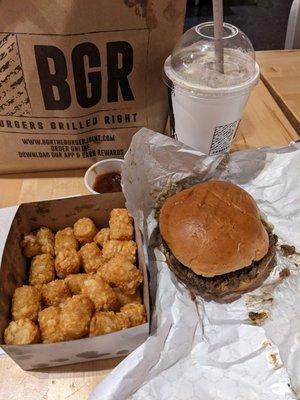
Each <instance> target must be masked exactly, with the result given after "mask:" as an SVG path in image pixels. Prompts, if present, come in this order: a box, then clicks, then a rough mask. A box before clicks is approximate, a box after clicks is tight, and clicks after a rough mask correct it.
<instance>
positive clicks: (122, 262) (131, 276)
mask: <svg viewBox="0 0 300 400" xmlns="http://www.w3.org/2000/svg"><path fill="white" fill-rule="evenodd" d="M98 274H99V275H100V276H101V278H103V279H104V280H105V281H106V282H107V283H109V284H110V285H113V286H117V287H119V288H120V289H121V290H123V292H124V293H127V294H133V293H135V291H136V289H137V287H138V286H139V285H140V284H141V283H142V282H143V276H142V274H141V272H140V271H139V270H138V269H137V268H136V267H135V266H134V265H133V264H132V263H131V262H130V261H128V260H127V259H126V258H124V257H123V256H115V257H114V258H112V259H111V260H109V261H108V262H107V263H106V264H104V265H103V266H102V267H101V268H100V269H99V270H98Z"/></svg>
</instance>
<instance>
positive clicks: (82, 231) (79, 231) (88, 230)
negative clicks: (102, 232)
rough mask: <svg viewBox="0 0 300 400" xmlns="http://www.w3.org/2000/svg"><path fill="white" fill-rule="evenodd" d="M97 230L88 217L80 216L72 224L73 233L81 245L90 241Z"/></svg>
mask: <svg viewBox="0 0 300 400" xmlns="http://www.w3.org/2000/svg"><path fill="white" fill-rule="evenodd" d="M97 232H98V229H97V227H96V225H95V224H94V222H93V221H92V220H91V219H90V218H80V219H79V220H78V221H76V222H75V224H74V235H75V237H76V239H77V240H78V242H79V243H80V244H81V245H83V244H86V243H90V242H92V241H93V239H94V237H95V235H96V233H97Z"/></svg>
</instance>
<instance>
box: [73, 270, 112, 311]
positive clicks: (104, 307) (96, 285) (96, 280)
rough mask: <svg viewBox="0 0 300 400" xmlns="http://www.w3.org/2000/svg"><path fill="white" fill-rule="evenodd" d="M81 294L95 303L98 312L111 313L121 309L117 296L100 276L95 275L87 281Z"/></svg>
mask: <svg viewBox="0 0 300 400" xmlns="http://www.w3.org/2000/svg"><path fill="white" fill-rule="evenodd" d="M81 293H82V295H84V296H87V297H88V298H89V299H90V300H91V301H92V302H93V304H94V306H95V310H96V311H110V310H118V309H119V308H120V303H119V301H118V298H117V295H116V294H115V292H114V291H113V289H112V288H111V287H110V286H109V284H108V283H106V282H104V280H103V279H102V278H101V277H100V276H97V275H94V276H91V277H90V278H89V279H86V280H85V281H84V282H83V285H82V291H81Z"/></svg>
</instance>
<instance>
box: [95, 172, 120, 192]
mask: <svg viewBox="0 0 300 400" xmlns="http://www.w3.org/2000/svg"><path fill="white" fill-rule="evenodd" d="M93 189H94V190H95V192H98V193H113V192H122V188H121V174H120V173H119V172H117V171H114V172H107V173H105V174H101V175H97V176H96V179H95V182H94V185H93Z"/></svg>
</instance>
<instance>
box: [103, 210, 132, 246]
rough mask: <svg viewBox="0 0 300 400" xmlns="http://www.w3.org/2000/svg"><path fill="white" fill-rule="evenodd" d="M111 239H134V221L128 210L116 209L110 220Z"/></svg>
mask: <svg viewBox="0 0 300 400" xmlns="http://www.w3.org/2000/svg"><path fill="white" fill-rule="evenodd" d="M109 228H110V234H109V236H110V239H116V240H130V239H133V219H132V217H131V215H130V214H129V212H128V211H127V210H126V208H114V209H113V210H112V211H111V213H110V219H109Z"/></svg>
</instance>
